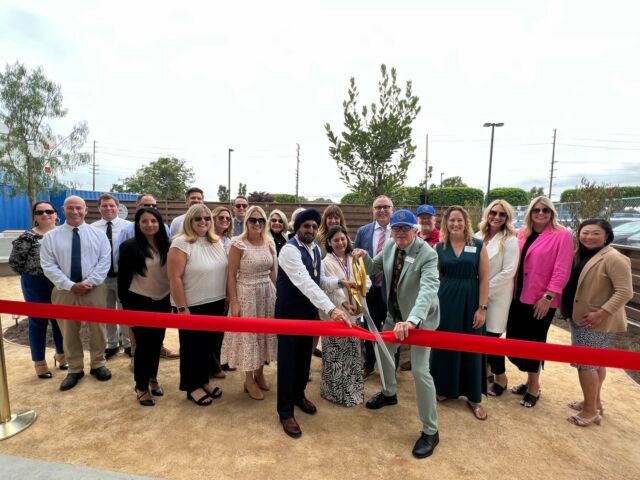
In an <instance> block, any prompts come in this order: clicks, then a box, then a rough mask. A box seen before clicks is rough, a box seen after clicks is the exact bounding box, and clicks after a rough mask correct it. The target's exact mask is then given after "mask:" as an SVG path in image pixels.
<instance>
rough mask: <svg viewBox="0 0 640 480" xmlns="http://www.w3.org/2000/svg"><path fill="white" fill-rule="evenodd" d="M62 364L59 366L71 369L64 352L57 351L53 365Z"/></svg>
mask: <svg viewBox="0 0 640 480" xmlns="http://www.w3.org/2000/svg"><path fill="white" fill-rule="evenodd" d="M58 364H60V366H59V367H58V368H59V369H60V370H69V364H68V363H67V360H66V358H65V357H64V353H56V354H55V355H54V356H53V366H54V367H55V366H56V365H58Z"/></svg>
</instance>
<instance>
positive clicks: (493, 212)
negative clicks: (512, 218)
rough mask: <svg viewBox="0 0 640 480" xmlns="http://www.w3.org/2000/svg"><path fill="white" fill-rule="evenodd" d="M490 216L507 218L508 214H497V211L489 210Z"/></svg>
mask: <svg viewBox="0 0 640 480" xmlns="http://www.w3.org/2000/svg"><path fill="white" fill-rule="evenodd" d="M489 215H491V216H492V217H500V218H507V212H497V211H495V210H489Z"/></svg>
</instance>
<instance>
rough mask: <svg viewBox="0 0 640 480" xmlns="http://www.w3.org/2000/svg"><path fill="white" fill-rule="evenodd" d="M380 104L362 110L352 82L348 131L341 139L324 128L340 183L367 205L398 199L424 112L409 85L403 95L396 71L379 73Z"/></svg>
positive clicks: (346, 118)
mask: <svg viewBox="0 0 640 480" xmlns="http://www.w3.org/2000/svg"><path fill="white" fill-rule="evenodd" d="M380 72H381V74H382V80H381V81H380V82H379V83H378V93H379V101H378V104H375V103H372V104H371V105H370V107H367V106H366V105H364V106H363V107H362V109H361V110H360V111H358V110H359V107H358V89H357V87H356V81H355V78H353V77H351V81H350V86H349V90H348V97H349V98H348V99H347V100H345V101H344V102H343V103H342V107H343V111H344V127H345V131H343V132H341V134H340V137H341V138H339V137H338V136H336V134H334V132H333V130H332V129H331V125H329V124H328V123H327V124H325V131H326V134H327V138H328V139H329V143H330V144H331V145H330V146H329V154H330V155H331V157H332V158H333V159H334V160H335V161H336V163H337V166H338V171H339V173H340V178H341V179H342V181H343V182H344V183H345V185H347V186H348V187H349V189H350V190H351V191H352V192H353V193H357V194H358V195H359V196H360V197H361V198H362V199H363V200H364V201H365V203H369V202H370V201H372V200H373V199H374V198H375V197H376V196H378V195H381V194H385V195H389V196H391V197H393V196H394V194H395V193H396V191H397V190H398V188H400V187H401V186H402V185H403V184H404V183H405V181H406V179H407V169H408V168H409V164H410V163H411V160H412V159H413V158H414V157H415V150H416V146H415V145H414V144H413V143H412V141H411V123H412V122H413V121H414V120H415V118H416V116H417V115H418V113H419V112H420V106H418V97H416V96H414V95H413V94H412V85H411V81H407V83H406V87H405V92H404V95H403V94H402V89H401V88H400V87H399V86H398V85H397V74H396V69H395V68H392V69H391V77H389V72H388V71H387V67H386V66H385V65H384V64H383V65H381V67H380Z"/></svg>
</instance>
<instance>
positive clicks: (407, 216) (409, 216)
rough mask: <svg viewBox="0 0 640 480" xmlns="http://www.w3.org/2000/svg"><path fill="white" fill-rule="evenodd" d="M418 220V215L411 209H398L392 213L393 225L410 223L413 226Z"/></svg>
mask: <svg viewBox="0 0 640 480" xmlns="http://www.w3.org/2000/svg"><path fill="white" fill-rule="evenodd" d="M416 223H418V222H417V220H416V217H415V215H414V214H413V213H411V211H410V210H396V211H395V212H393V214H392V215H391V222H390V224H391V226H392V227H393V226H395V225H408V226H410V227H413V226H414V225H415V224H416Z"/></svg>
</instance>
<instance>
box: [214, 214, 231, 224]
mask: <svg viewBox="0 0 640 480" xmlns="http://www.w3.org/2000/svg"><path fill="white" fill-rule="evenodd" d="M216 219H217V220H218V221H219V222H230V221H231V217H225V216H224V215H218V216H217V217H216Z"/></svg>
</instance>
